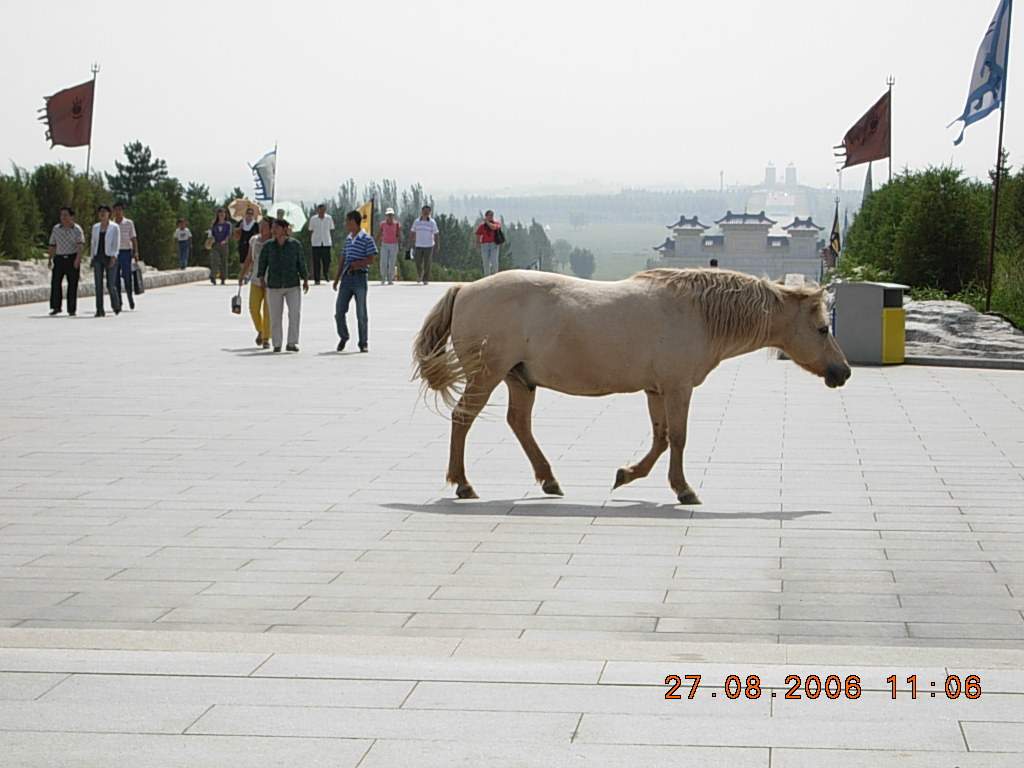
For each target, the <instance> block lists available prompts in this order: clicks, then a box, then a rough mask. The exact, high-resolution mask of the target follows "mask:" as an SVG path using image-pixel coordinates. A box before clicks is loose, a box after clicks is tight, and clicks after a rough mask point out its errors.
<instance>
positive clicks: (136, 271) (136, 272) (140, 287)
mask: <svg viewBox="0 0 1024 768" xmlns="http://www.w3.org/2000/svg"><path fill="white" fill-rule="evenodd" d="M132 290H133V291H134V293H135V295H136V296H138V295H139V294H140V293H145V292H146V281H145V280H144V279H143V277H142V268H141V267H139V262H137V261H133V262H132Z"/></svg>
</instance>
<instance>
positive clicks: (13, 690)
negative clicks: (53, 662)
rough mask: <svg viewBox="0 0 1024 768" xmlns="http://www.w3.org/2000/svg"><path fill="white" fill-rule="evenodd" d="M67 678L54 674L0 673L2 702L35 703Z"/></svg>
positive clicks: (0, 697)
mask: <svg viewBox="0 0 1024 768" xmlns="http://www.w3.org/2000/svg"><path fill="white" fill-rule="evenodd" d="M66 677H67V675H63V674H59V673H52V672H0V701H34V700H35V699H38V698H40V697H42V696H43V695H44V694H45V693H46V692H47V691H49V690H51V689H52V688H53V687H54V686H56V685H57V684H59V683H60V682H61V681H62V680H64V679H65V678H66Z"/></svg>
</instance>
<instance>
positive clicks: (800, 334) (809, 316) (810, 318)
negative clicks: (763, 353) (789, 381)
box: [780, 288, 850, 388]
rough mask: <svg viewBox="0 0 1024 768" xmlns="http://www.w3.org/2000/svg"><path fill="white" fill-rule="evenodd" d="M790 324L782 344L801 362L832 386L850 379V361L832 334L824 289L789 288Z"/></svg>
mask: <svg viewBox="0 0 1024 768" xmlns="http://www.w3.org/2000/svg"><path fill="white" fill-rule="evenodd" d="M786 301H787V304H788V305H789V306H788V309H789V310H790V311H788V312H786V313H785V314H784V316H785V317H786V319H787V324H786V325H787V327H785V328H783V329H780V330H781V331H782V332H781V334H780V341H781V344H780V346H781V347H782V351H783V352H785V353H786V354H787V355H788V356H789V357H790V358H791V359H792V360H793V362H795V363H796V364H797V365H799V366H800V367H801V368H803V369H804V370H806V371H810V372H811V373H813V374H814V375H815V376H820V377H821V378H823V379H824V380H825V384H827V385H828V386H829V387H831V388H835V387H841V386H843V384H845V383H846V381H847V379H849V378H850V364H849V363H848V362H847V361H846V355H844V354H843V350H841V349H840V348H839V344H837V343H836V339H835V337H834V336H833V335H832V333H831V329H830V328H829V322H828V309H827V307H826V305H825V290H824V289H823V288H814V289H810V288H799V289H787V290H786Z"/></svg>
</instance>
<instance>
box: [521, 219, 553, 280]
mask: <svg viewBox="0 0 1024 768" xmlns="http://www.w3.org/2000/svg"><path fill="white" fill-rule="evenodd" d="M529 235H530V242H531V245H532V250H533V253H534V259H535V260H539V261H540V268H541V269H543V270H546V271H548V272H550V271H552V270H553V269H554V260H555V250H554V248H552V247H551V241H550V240H549V239H548V233H547V232H545V231H544V226H543V225H542V224H538V223H537V220H536V219H533V220H531V221H530V231H529ZM527 266H529V265H527Z"/></svg>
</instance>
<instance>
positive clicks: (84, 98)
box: [46, 80, 96, 147]
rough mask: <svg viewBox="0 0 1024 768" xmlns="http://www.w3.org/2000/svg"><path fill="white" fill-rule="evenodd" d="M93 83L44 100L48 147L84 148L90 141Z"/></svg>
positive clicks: (68, 89) (84, 84) (66, 90)
mask: <svg viewBox="0 0 1024 768" xmlns="http://www.w3.org/2000/svg"><path fill="white" fill-rule="evenodd" d="M95 86H96V81H95V80H90V81H88V82H87V83H82V84H81V85H76V86H73V87H72V88H65V89H64V90H63V91H58V92H57V93H55V94H53V96H50V97H48V98H47V99H46V124H47V131H46V138H48V139H49V140H50V146H51V147H56V146H57V145H58V144H59V145H61V146H65V147H84V146H86V145H87V144H89V143H90V142H91V141H92V97H93V89H94V88H95Z"/></svg>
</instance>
